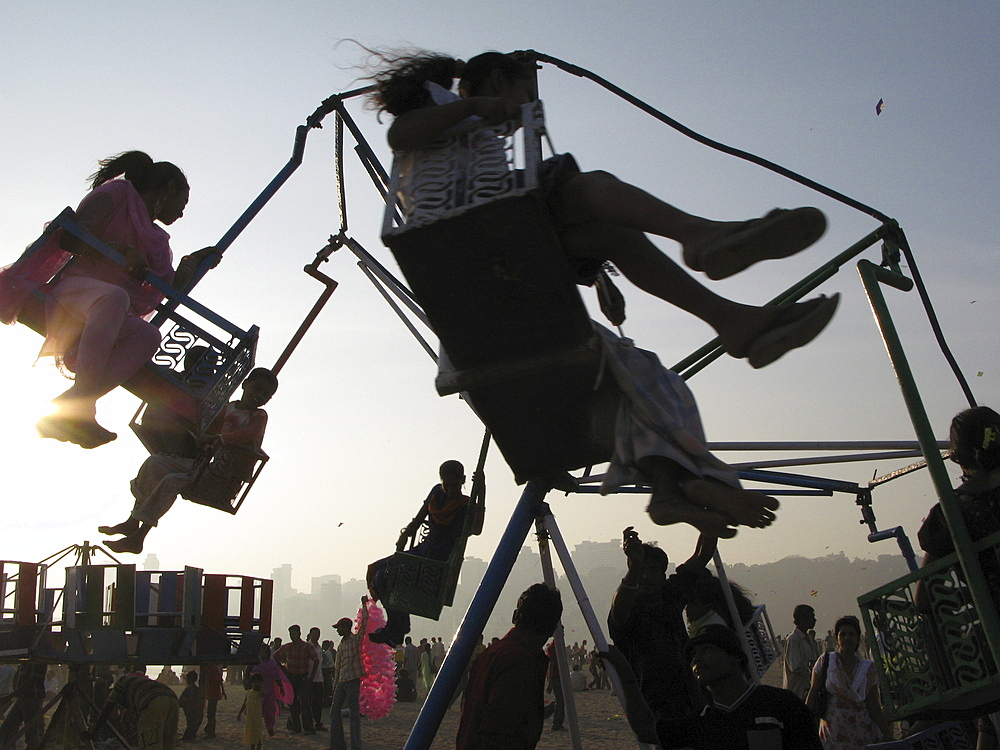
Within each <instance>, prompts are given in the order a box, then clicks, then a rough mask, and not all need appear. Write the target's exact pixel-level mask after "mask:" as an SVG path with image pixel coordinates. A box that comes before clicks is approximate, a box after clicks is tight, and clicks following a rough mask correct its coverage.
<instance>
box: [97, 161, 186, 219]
mask: <svg viewBox="0 0 1000 750" xmlns="http://www.w3.org/2000/svg"><path fill="white" fill-rule="evenodd" d="M98 165H99V166H98V169H97V171H96V172H94V173H93V174H92V175H90V177H89V178H88V179H89V180H90V184H91V187H94V188H96V187H100V186H101V185H103V184H104V183H105V182H108V181H109V180H113V179H114V178H115V177H124V178H125V179H126V180H128V181H129V182H131V183H132V187H134V188H135V190H136V192H137V193H139V195H141V196H142V197H143V200H144V201H146V203H147V205H149V206H153V209H152V210H151V212H150V219H152V220H154V221H159V222H161V223H163V224H173V223H174V222H175V221H177V220H178V219H179V218H181V216H183V215H184V208H185V206H187V202H188V198H189V196H190V193H191V187H190V185H188V181H187V177H185V176H184V172H182V171H181V169H180V167H178V166H177V165H175V164H171V163H170V162H168V161H156V162H154V161H153V159H152V157H150V156H149V154H147V153H145V152H143V151H126V152H125V153H122V154H118V155H117V156H110V157H108V158H107V159H102V160H101V161H100V162H98Z"/></svg>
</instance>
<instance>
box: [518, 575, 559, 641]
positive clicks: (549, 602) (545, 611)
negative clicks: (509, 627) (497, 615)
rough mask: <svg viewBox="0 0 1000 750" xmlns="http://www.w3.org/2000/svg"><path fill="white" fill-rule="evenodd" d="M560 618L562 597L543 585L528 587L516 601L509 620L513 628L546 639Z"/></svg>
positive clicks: (537, 584)
mask: <svg viewBox="0 0 1000 750" xmlns="http://www.w3.org/2000/svg"><path fill="white" fill-rule="evenodd" d="M560 617H562V597H561V596H560V595H559V592H558V591H556V590H554V589H550V588H549V587H548V586H546V585H545V584H544V583H536V584H534V585H533V586H529V587H528V588H527V589H526V590H525V591H524V593H522V594H521V596H520V597H519V598H518V600H517V607H516V608H515V609H514V615H513V617H512V618H511V619H512V621H513V623H514V626H515V627H517V628H520V629H522V630H528V631H530V632H532V633H534V634H535V635H538V636H541V637H544V638H548V637H549V636H551V635H552V633H553V632H554V631H555V629H556V625H558V624H559V618H560Z"/></svg>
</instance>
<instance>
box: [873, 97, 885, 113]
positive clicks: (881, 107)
mask: <svg viewBox="0 0 1000 750" xmlns="http://www.w3.org/2000/svg"><path fill="white" fill-rule="evenodd" d="M883 112H885V100H884V99H879V100H878V104H876V105H875V116H876V117H878V116H879V115H880V114H882V113H883Z"/></svg>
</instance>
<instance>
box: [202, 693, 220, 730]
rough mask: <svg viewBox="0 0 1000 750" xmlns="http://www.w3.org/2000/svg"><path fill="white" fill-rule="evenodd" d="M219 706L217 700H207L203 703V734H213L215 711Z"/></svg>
mask: <svg viewBox="0 0 1000 750" xmlns="http://www.w3.org/2000/svg"><path fill="white" fill-rule="evenodd" d="M218 708H219V701H213V700H209V701H208V703H206V704H205V736H206V737H214V736H215V713H216V711H217V710H218Z"/></svg>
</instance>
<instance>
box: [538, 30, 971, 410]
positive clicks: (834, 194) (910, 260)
mask: <svg viewBox="0 0 1000 750" xmlns="http://www.w3.org/2000/svg"><path fill="white" fill-rule="evenodd" d="M524 54H525V55H526V56H527V57H531V58H534V59H535V60H536V61H538V62H545V63H549V64H550V65H554V66H555V67H557V68H559V69H560V70H563V71H565V72H566V73H569V74H570V75H574V76H577V77H579V78H586V79H587V80H589V81H592V82H594V83H596V84H597V85H599V86H601V87H602V88H605V89H607V90H608V91H610V92H611V93H613V94H615V95H616V96H618V97H620V98H621V99H624V100H625V101H627V102H628V103H629V104H631V105H632V106H634V107H636V108H638V109H640V110H642V111H643V112H645V113H646V114H648V115H650V116H651V117H654V118H656V119H657V120H659V121H660V122H662V123H664V124H666V125H669V126H670V127H672V128H673V129H674V130H677V131H678V132H679V133H682V134H683V135H686V136H687V137H689V138H691V139H693V140H695V141H697V142H698V143H701V144H703V145H705V146H708V147H709V148H712V149H715V150H716V151H721V152H722V153H724V154H729V155H730V156H735V157H736V158H738V159H743V160H744V161H748V162H751V163H753V164H756V165H758V166H761V167H764V168H765V169H767V170H770V171H772V172H775V173H776V174H779V175H781V176H783V177H786V178H788V179H790V180H792V181H793V182H797V183H799V184H800V185H804V186H805V187H808V188H811V189H812V190H815V191H816V192H818V193H821V194H823V195H825V196H827V197H829V198H833V199H834V200H836V201H838V202H840V203H843V204H844V205H846V206H849V207H851V208H853V209H855V210H857V211H860V212H861V213H863V214H867V215H868V216H871V217H872V218H874V219H877V220H878V221H880V222H882V223H883V224H888V225H890V226H892V227H893V228H894V229H895V230H896V231H895V232H894V234H896V235H897V236H896V239H897V242H898V245H899V247H900V250H901V251H902V253H903V255H904V256H905V257H906V261H907V264H908V265H909V269H910V273H911V275H912V277H913V283H914V286H915V287H916V289H917V296H918V297H919V298H920V301H921V304H922V305H923V308H924V312H925V313H926V315H927V320H928V322H929V323H930V326H931V331H932V332H933V334H934V339H935V340H936V341H937V344H938V347H939V348H940V349H941V353H942V355H943V356H944V358H945V361H946V362H947V363H948V365H949V366H950V368H951V370H952V372H953V373H954V375H955V378H956V380H958V384H959V386H960V387H961V389H962V391H963V393H964V394H965V397H966V399H967V400H968V402H969V405H970V406H975V405H976V398H975V396H974V395H973V393H972V388H971V387H970V386H969V382H968V380H967V379H966V377H965V375H964V373H963V372H962V370H961V368H960V367H959V365H958V361H957V360H956V359H955V355H954V354H953V353H952V351H951V348H950V347H949V346H948V342H947V341H946V340H945V337H944V332H943V331H942V329H941V324H940V322H939V320H938V317H937V313H936V312H935V311H934V306H933V304H932V303H931V299H930V295H929V294H928V293H927V288H926V287H925V286H924V282H923V278H922V277H921V275H920V270H919V269H918V268H917V262H916V259H915V258H914V256H913V252H912V250H911V249H910V245H909V243H908V242H907V241H906V237H905V235H904V234H903V230H902V229H900V228H899V225H898V224H897V223H896V222H895V220H893V219H891V218H889V217H888V216H886V215H885V214H884V213H882V212H881V211H879V210H877V209H875V208H872V207H871V206H868V205H866V204H864V203H861V202H860V201H857V200H855V199H854V198H850V197H849V196H846V195H844V194H843V193H840V192H838V191H836V190H834V189H833V188H830V187H827V186H826V185H822V184H820V183H818V182H816V181H815V180H811V179H809V178H808V177H805V176H803V175H800V174H798V173H797V172H793V171H792V170H790V169H787V168H786V167H782V166H781V165H779V164H775V163H774V162H772V161H769V160H768V159H765V158H763V157H760V156H757V155H756V154H751V153H749V152H747V151H742V150H740V149H738V148H733V147H732V146H727V145H726V144H724V143H720V142H719V141H714V140H712V139H711V138H708V137H707V136H704V135H702V134H700V133H697V132H695V131H694V130H692V129H691V128H689V127H687V126H686V125H683V124H682V123H680V122H678V121H677V120H675V119H673V118H672V117H669V116H668V115H666V114H664V113H663V112H661V111H660V110H658V109H656V108H655V107H653V106H652V105H650V104H649V103H647V102H644V101H642V100H641V99H639V98H638V97H637V96H634V95H633V94H630V93H629V92H627V91H625V90H624V89H622V88H620V87H619V86H616V85H615V84H613V83H611V82H610V81H608V80H606V79H604V78H602V77H601V76H599V75H597V74H596V73H593V72H592V71H589V70H587V69H585V68H581V67H580V66H578V65H573V64H572V63H568V62H566V61H565V60H560V59H559V58H556V57H552V56H551V55H546V54H543V53H541V52H537V51H535V50H526V51H525V53H524Z"/></svg>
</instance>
